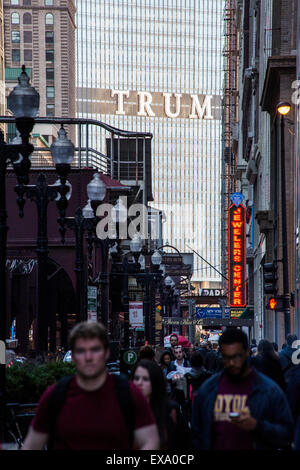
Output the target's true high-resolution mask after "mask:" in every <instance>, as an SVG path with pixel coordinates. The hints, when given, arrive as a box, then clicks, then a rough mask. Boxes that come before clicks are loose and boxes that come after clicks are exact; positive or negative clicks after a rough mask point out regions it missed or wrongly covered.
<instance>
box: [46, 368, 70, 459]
mask: <svg viewBox="0 0 300 470" xmlns="http://www.w3.org/2000/svg"><path fill="white" fill-rule="evenodd" d="M73 377H74V375H66V376H65V377H63V378H62V379H60V380H59V381H58V382H57V384H56V385H55V387H54V389H53V392H52V393H51V396H50V399H49V402H48V422H49V440H48V443H47V450H53V447H54V439H55V430H56V422H57V418H58V415H59V413H60V411H61V409H62V406H63V404H64V402H65V399H66V396H67V392H68V388H69V385H70V383H71V380H72V379H73Z"/></svg>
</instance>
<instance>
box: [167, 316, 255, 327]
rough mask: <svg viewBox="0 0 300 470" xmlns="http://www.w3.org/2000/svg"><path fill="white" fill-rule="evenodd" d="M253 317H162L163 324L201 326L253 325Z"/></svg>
mask: <svg viewBox="0 0 300 470" xmlns="http://www.w3.org/2000/svg"><path fill="white" fill-rule="evenodd" d="M253 323H254V322H253V318H247V319H243V318H197V319H193V320H192V319H189V318H176V319H175V318H172V317H165V318H163V324H164V325H178V326H179V325H200V326H202V327H212V326H253Z"/></svg>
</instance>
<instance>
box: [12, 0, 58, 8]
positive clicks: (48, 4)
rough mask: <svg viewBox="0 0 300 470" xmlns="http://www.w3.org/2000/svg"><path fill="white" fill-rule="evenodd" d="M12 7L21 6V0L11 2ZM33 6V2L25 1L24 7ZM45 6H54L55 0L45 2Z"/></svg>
mask: <svg viewBox="0 0 300 470" xmlns="http://www.w3.org/2000/svg"><path fill="white" fill-rule="evenodd" d="M10 4H11V5H20V0H10ZM30 5H31V0H23V6H26V7H27V6H30ZM45 5H46V6H52V5H53V0H45Z"/></svg>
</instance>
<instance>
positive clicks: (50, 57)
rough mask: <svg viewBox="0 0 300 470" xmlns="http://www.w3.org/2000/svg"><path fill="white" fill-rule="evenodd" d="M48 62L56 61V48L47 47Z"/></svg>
mask: <svg viewBox="0 0 300 470" xmlns="http://www.w3.org/2000/svg"><path fill="white" fill-rule="evenodd" d="M46 62H54V50H53V49H46Z"/></svg>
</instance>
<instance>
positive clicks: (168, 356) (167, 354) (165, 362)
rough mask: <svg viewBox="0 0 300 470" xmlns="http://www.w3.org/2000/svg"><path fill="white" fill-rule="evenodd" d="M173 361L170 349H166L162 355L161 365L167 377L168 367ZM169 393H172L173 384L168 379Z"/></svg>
mask: <svg viewBox="0 0 300 470" xmlns="http://www.w3.org/2000/svg"><path fill="white" fill-rule="evenodd" d="M171 361H172V356H171V353H170V351H164V352H163V353H162V355H161V356H160V367H161V370H162V371H163V374H164V376H165V378H166V377H167V374H168V367H169V364H170V362H171ZM167 394H168V396H169V395H171V384H170V383H169V382H168V381H167Z"/></svg>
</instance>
